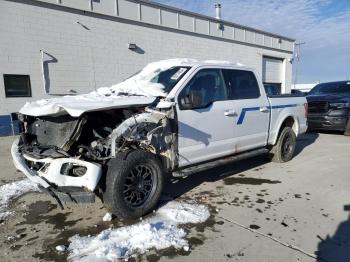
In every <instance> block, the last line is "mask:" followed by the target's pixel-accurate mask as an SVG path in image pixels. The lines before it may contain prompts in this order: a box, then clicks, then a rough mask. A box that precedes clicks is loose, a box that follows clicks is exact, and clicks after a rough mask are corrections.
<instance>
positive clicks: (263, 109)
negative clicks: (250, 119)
mask: <svg viewBox="0 0 350 262" xmlns="http://www.w3.org/2000/svg"><path fill="white" fill-rule="evenodd" d="M259 110H260V112H263V113H267V112H270V109H269V108H268V107H267V106H263V107H260V109H259Z"/></svg>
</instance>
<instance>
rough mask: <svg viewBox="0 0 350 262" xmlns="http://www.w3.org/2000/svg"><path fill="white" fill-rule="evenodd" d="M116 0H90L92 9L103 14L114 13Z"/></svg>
mask: <svg viewBox="0 0 350 262" xmlns="http://www.w3.org/2000/svg"><path fill="white" fill-rule="evenodd" d="M115 5H116V1H103V0H102V1H101V0H100V1H92V11H94V12H96V13H100V14H105V15H115Z"/></svg>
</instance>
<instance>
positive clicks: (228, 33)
mask: <svg viewBox="0 0 350 262" xmlns="http://www.w3.org/2000/svg"><path fill="white" fill-rule="evenodd" d="M223 37H224V38H226V39H231V40H232V39H233V27H232V26H229V25H225V26H224V31H223Z"/></svg>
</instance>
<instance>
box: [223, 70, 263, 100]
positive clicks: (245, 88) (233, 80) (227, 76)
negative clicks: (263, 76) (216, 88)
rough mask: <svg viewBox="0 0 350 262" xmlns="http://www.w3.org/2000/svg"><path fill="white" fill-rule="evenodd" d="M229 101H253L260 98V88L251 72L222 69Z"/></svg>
mask: <svg viewBox="0 0 350 262" xmlns="http://www.w3.org/2000/svg"><path fill="white" fill-rule="evenodd" d="M222 74H223V76H224V80H225V84H226V88H227V96H228V99H229V100H237V99H255V98H259V97H260V88H259V84H258V82H257V80H256V77H255V75H254V73H253V72H252V71H247V70H238V69H222Z"/></svg>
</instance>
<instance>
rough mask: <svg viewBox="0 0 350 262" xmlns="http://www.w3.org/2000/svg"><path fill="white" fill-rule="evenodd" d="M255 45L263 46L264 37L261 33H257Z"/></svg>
mask: <svg viewBox="0 0 350 262" xmlns="http://www.w3.org/2000/svg"><path fill="white" fill-rule="evenodd" d="M255 44H257V45H263V44H264V42H263V35H262V34H259V33H255Z"/></svg>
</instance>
